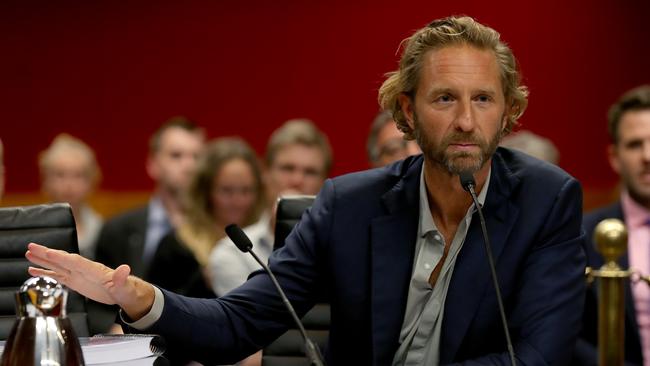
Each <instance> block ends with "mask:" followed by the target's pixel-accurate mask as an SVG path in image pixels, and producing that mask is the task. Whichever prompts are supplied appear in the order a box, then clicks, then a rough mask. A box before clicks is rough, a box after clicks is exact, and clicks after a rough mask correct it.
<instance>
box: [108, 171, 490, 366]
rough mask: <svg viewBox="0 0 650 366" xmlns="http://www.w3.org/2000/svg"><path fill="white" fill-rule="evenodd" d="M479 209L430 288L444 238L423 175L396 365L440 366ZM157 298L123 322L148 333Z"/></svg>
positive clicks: (158, 311)
mask: <svg viewBox="0 0 650 366" xmlns="http://www.w3.org/2000/svg"><path fill="white" fill-rule="evenodd" d="M491 175H492V171H491V170H490V172H489V173H488V177H487V179H486V181H485V185H484V186H483V189H482V190H481V192H480V193H479V195H478V201H479V203H480V204H481V205H483V203H484V202H485V197H486V196H487V191H488V187H489V184H490V177H491ZM475 210H476V207H475V206H474V205H473V204H472V206H470V207H469V209H468V210H467V213H466V214H465V218H464V219H463V220H462V221H461V223H460V225H459V226H458V230H457V231H456V235H455V236H454V239H453V240H452V243H451V248H450V249H449V253H448V254H447V259H446V260H445V263H444V264H443V266H442V270H441V271H440V275H439V276H438V280H437V281H436V285H435V287H434V288H431V286H430V285H429V275H430V274H431V271H432V270H433V269H434V268H435V266H436V264H437V263H438V261H439V260H440V258H441V257H442V253H443V250H444V238H443V237H442V235H441V234H440V232H439V231H438V229H437V228H436V224H435V223H434V222H433V217H432V216H431V210H430V208H429V200H428V198H427V189H426V183H425V182H424V165H423V166H422V172H421V173H420V219H419V224H418V239H417V242H416V246H415V263H414V265H413V275H412V277H411V284H410V286H409V293H408V300H407V303H406V313H405V315H404V322H403V324H402V331H401V332H400V339H399V341H400V346H399V348H398V350H397V352H396V353H395V357H394V359H393V365H395V366H397V365H437V364H438V363H439V357H440V349H439V347H440V335H441V330H442V318H443V315H444V304H445V298H446V296H447V289H448V288H449V283H450V282H451V275H452V273H453V270H454V265H455V263H456V257H457V256H458V253H459V252H460V249H461V247H462V246H463V242H464V241H465V237H466V236H467V230H468V229H469V225H470V223H471V222H472V215H473V214H474V211H475ZM154 292H155V298H154V302H153V306H152V307H151V310H150V311H149V313H147V315H145V316H144V317H142V318H141V319H140V320H138V321H136V322H133V323H130V322H127V321H126V319H125V317H122V321H124V322H125V323H126V324H128V325H130V326H131V327H133V328H135V329H146V328H148V327H150V326H151V325H153V323H155V322H156V321H157V320H158V319H160V317H161V316H162V312H163V308H164V306H165V305H164V304H165V298H164V296H163V294H162V292H161V291H160V290H159V289H158V288H157V287H155V286H154ZM122 315H123V314H122V312H121V311H120V316H122Z"/></svg>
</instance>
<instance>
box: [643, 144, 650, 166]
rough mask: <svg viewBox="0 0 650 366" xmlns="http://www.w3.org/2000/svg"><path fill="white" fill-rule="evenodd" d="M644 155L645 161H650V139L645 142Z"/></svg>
mask: <svg viewBox="0 0 650 366" xmlns="http://www.w3.org/2000/svg"><path fill="white" fill-rule="evenodd" d="M642 157H643V161H644V162H650V141H645V142H644V143H643V152H642Z"/></svg>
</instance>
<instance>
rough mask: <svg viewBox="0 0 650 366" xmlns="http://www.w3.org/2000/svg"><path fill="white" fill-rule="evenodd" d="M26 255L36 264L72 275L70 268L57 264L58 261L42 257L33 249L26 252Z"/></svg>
mask: <svg viewBox="0 0 650 366" xmlns="http://www.w3.org/2000/svg"><path fill="white" fill-rule="evenodd" d="M25 257H26V258H27V260H29V261H30V262H32V263H34V264H36V265H38V266H41V267H44V268H47V269H50V270H52V271H54V272H57V273H60V274H62V275H70V271H69V270H68V269H66V268H63V267H61V266H59V265H57V264H56V263H54V262H52V261H50V260H48V259H45V258H42V257H40V256H38V254H35V253H34V252H32V251H31V250H30V251H28V252H27V253H25Z"/></svg>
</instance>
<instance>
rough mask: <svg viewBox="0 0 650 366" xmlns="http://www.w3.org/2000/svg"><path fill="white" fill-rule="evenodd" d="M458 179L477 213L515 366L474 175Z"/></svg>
mask: <svg viewBox="0 0 650 366" xmlns="http://www.w3.org/2000/svg"><path fill="white" fill-rule="evenodd" d="M458 176H459V178H460V185H461V186H463V189H465V190H466V191H467V192H469V194H470V196H472V200H473V201H474V206H476V210H477V211H478V217H479V220H480V221H481V231H482V232H483V242H484V243H485V251H486V252H487V258H488V262H489V264H490V272H491V273H492V283H493V284H494V289H495V290H496V295H497V302H498V303H499V314H500V315H501V323H502V326H503V331H504V332H505V334H506V343H507V346H508V353H509V354H510V363H511V364H512V366H515V365H516V364H517V363H516V360H515V351H514V348H513V347H512V340H511V339H510V331H509V330H508V321H507V320H506V312H505V310H504V308H503V299H502V298H501V289H500V288H499V280H498V278H497V270H496V267H495V265H494V258H493V257H492V247H491V246H490V238H489V237H488V235H487V225H486V224H485V217H483V210H482V207H481V204H480V203H479V202H478V197H477V196H476V191H475V190H474V187H475V186H476V181H474V175H473V174H472V173H471V172H469V171H463V172H460V174H458Z"/></svg>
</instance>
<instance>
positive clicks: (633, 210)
mask: <svg viewBox="0 0 650 366" xmlns="http://www.w3.org/2000/svg"><path fill="white" fill-rule="evenodd" d="M621 207H622V208H623V215H624V216H625V222H626V224H627V225H628V226H629V227H632V228H637V227H641V226H645V225H647V224H648V222H649V221H650V210H648V209H647V208H645V207H643V206H641V205H640V204H639V203H638V202H636V201H635V200H634V199H632V197H630V194H629V193H628V192H627V191H626V190H624V191H623V192H622V193H621Z"/></svg>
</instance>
